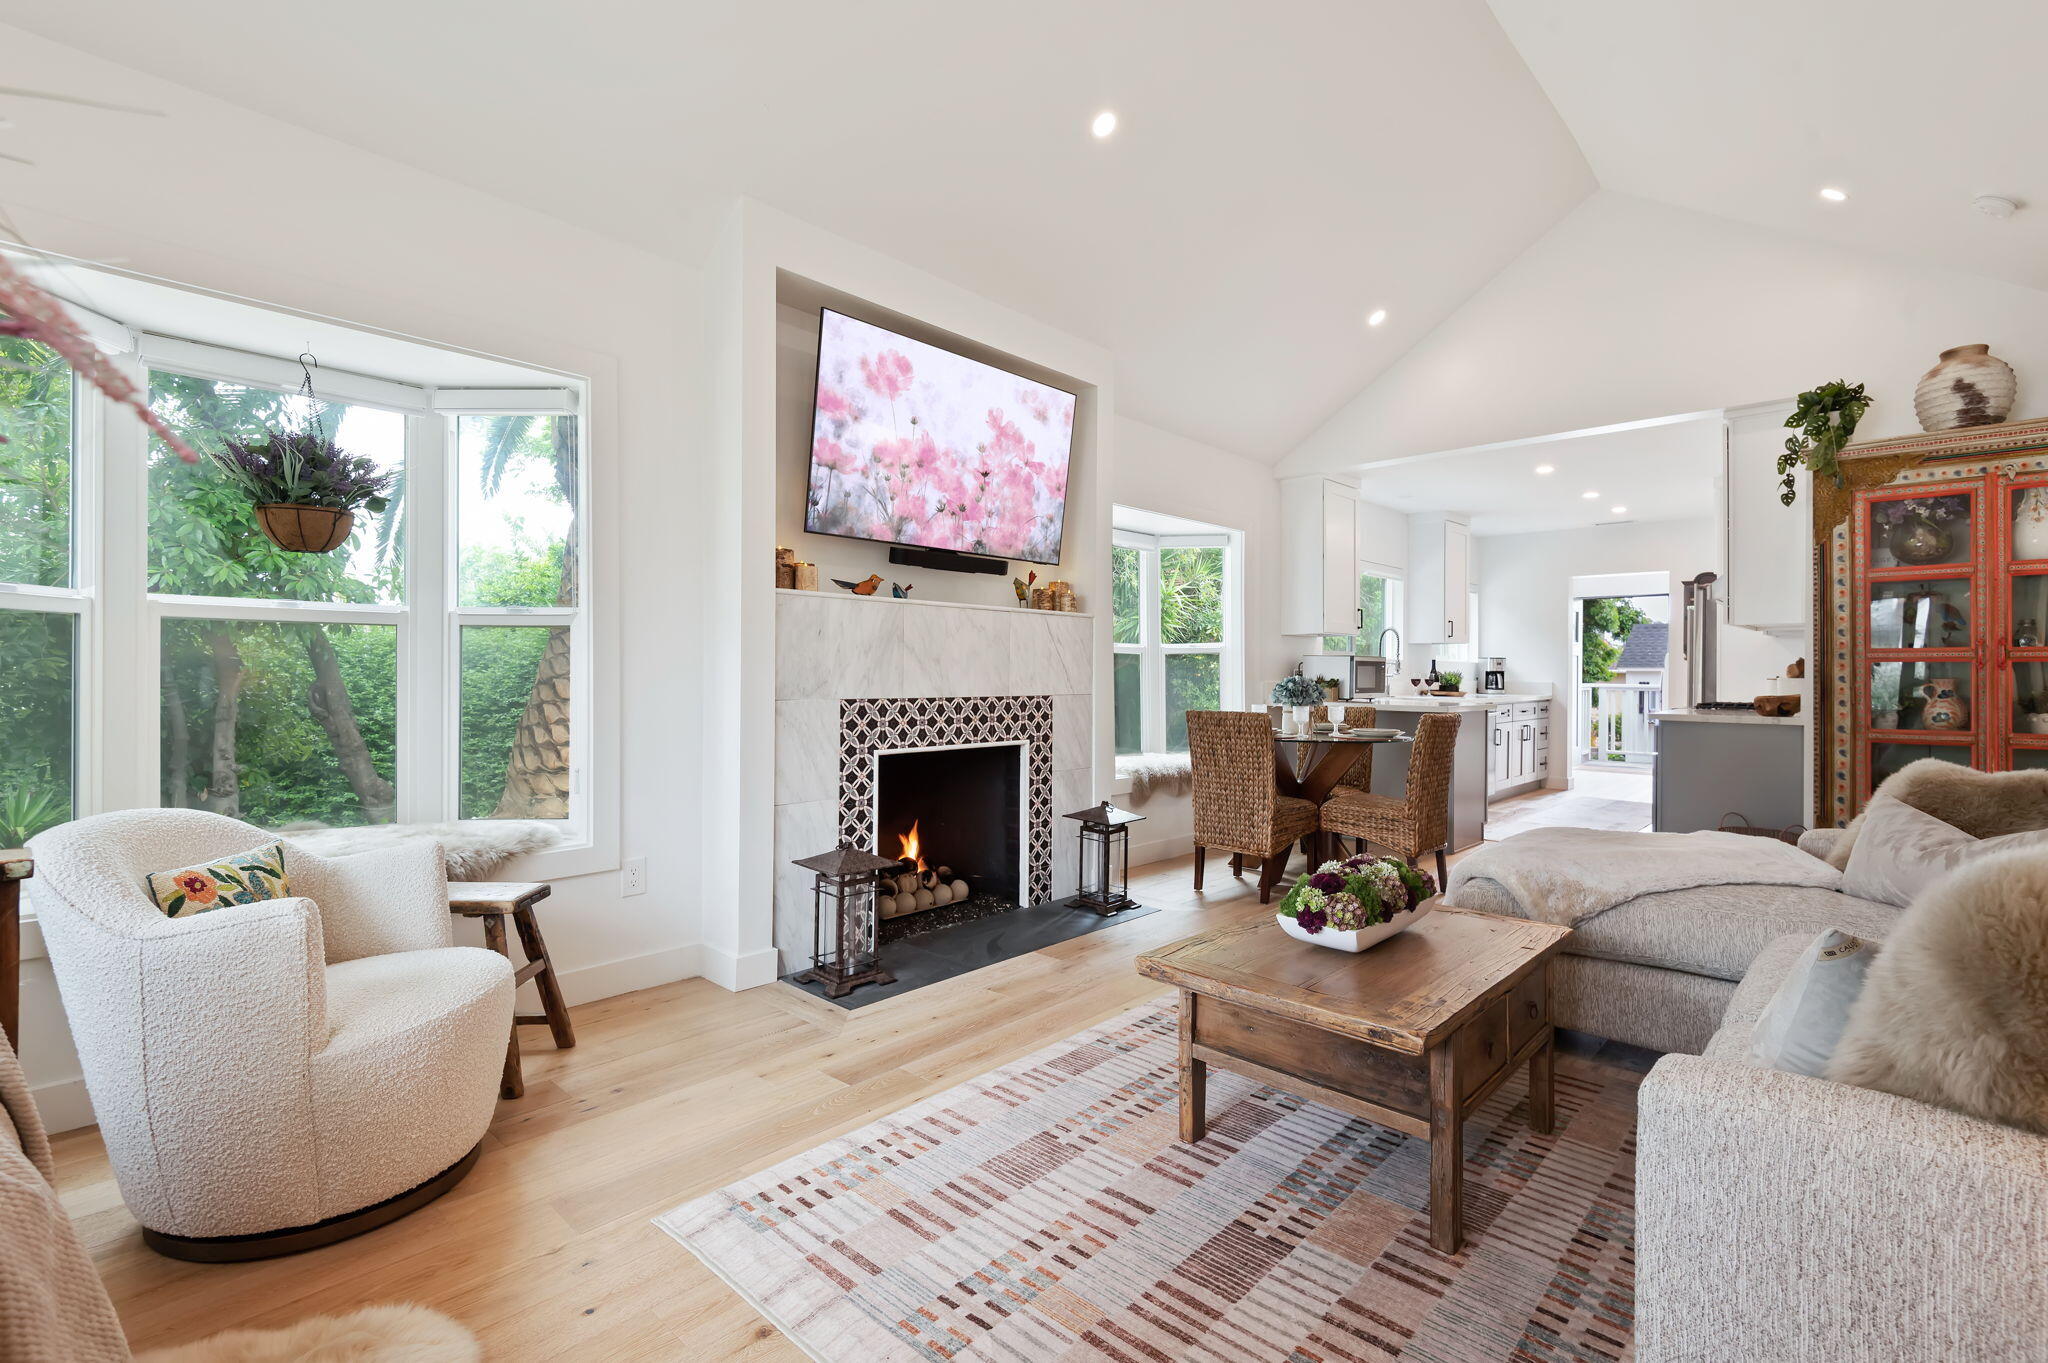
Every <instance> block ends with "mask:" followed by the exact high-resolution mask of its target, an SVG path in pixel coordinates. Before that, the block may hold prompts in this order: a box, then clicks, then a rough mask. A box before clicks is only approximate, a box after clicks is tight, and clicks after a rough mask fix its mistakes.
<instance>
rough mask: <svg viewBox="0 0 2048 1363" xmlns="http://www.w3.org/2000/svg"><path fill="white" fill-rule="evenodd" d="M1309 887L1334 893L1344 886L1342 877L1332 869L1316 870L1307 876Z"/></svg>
mask: <svg viewBox="0 0 2048 1363" xmlns="http://www.w3.org/2000/svg"><path fill="white" fill-rule="evenodd" d="M1308 883H1309V888H1310V889H1314V890H1321V891H1322V892H1323V893H1324V894H1335V893H1337V892H1338V891H1339V890H1341V889H1343V888H1344V877H1342V876H1340V875H1337V874H1336V873H1335V872H1332V871H1318V872H1316V873H1315V874H1314V875H1312V876H1310V877H1309V878H1308Z"/></svg>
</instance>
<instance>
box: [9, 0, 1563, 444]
mask: <svg viewBox="0 0 2048 1363" xmlns="http://www.w3.org/2000/svg"><path fill="white" fill-rule="evenodd" d="M0 19H4V20H5V21H6V22H9V23H14V24H17V25H19V26H21V27H22V28H25V29H28V30H30V31H32V32H35V33H38V34H41V35H43V36H45V37H48V38H51V39H54V40H56V41H58V42H63V43H67V44H70V45H72V46H75V47H79V48H82V49H84V50H86V51H89V52H92V53H94V54H96V55H99V56H102V57H106V58H109V59H111V60H114V61H117V62H121V63H123V64H126V65H129V66H132V67H136V68H140V69H142V70H144V71H147V72H149V73H151V74H153V75H157V76H160V77H163V78H165V79H168V80H172V81H177V82H180V83H182V84H185V85H188V86H192V87H195V88H197V89H199V90H201V91H203V92H205V93H207V94H211V95H214V96H216V97H218V98H222V99H226V100H228V101H231V102H233V103H237V104H241V105H243V106H246V107H250V108H253V109H256V110H258V111H260V112H262V113H266V114H269V115H271V116H274V117H277V118H281V119H284V120H286V121H289V122H294V123H297V124H299V125H301V126H304V127H307V128H310V129H313V130H315V131H318V132H320V133H324V134H326V135H329V136H331V137H335V138H338V139H340V140H343V141H346V142H349V143H352V144H355V145H357V146H360V147H363V148H365V149H368V150H371V151H374V152H377V153H380V154H383V155H386V156H389V157H392V158H394V159H397V160H400V161H403V162H407V163H410V164H413V165H415V166H419V167H422V168H424V169H427V170H430V171H433V172H435V173H437V174H440V175H444V176H447V177H450V178H452V179H455V180H458V181H462V182H465V183H467V184H470V185H472V186H474V187H477V188H481V189H485V190H488V191H490V192H493V193H495V194H497V195H499V196H500V197H503V198H506V199H511V200H514V201H517V202H520V203H523V204H526V205H528V206H532V207H537V208H539V209H542V210H544V211H546V212H549V213H553V214H555V215H558V216H560V217H562V218H565V219H569V220H571V221H574V222H577V223H580V224H583V225H585V226H588V227H591V228H594V229H597V230H599V231H602V232H605V233H608V234H611V235H613V236H615V237H618V238H621V239H624V240H628V241H631V242H634V243H637V244H640V245H644V246H647V247H649V248H652V249H654V250H657V251H662V252H666V253H669V254H671V255H674V256H678V257H680V258H683V259H686V260H691V261H696V260H700V259H702V258H703V256H704V254H705V252H706V250H707V248H708V246H709V243H710V241H711V239H712V235H713V233H714V232H715V230H716V228H717V225H718V222H719V221H720V216H721V214H722V213H723V212H724V210H725V208H726V206H727V205H728V204H729V203H730V201H731V198H732V196H733V195H735V194H748V195H752V196H754V197H756V198H759V199H761V200H763V201H765V202H767V203H769V204H771V205H774V206H775V207H778V208H781V209H783V210H785V211H787V212H790V213H792V214H794V215H796V216H798V217H801V218H804V219H807V220H809V221H811V222H814V223H816V224H818V225H820V226H822V227H824V228H826V229H828V230H831V231H834V232H837V233H839V234H841V235H843V236H847V237H850V238H852V239H854V240H857V241H860V242H862V243H864V244H867V245H869V246H872V247H874V248H877V249H879V250H882V251H885V252H887V253H889V254H891V255H893V256H895V257H897V258H899V259H901V260H905V261H908V262H910V263H912V264H915V265H917V266H919V267H921V268H924V269H927V270H929V271H931V272H933V273H935V274H938V275H940V276H943V277H945V278H948V279H950V280H953V281H954V282H956V283H959V284H961V285H963V286H965V287H967V288H970V289H973V290H975V291H976V292H979V293H981V294H983V295H985V296H987V297H990V298H992V299H995V300H997V301H1000V302H1003V303H1006V304H1008V305H1010V306H1012V307H1014V308H1017V309H1018V310H1020V311H1023V312H1026V313H1029V314H1032V315H1034V316H1037V317H1039V318H1041V319H1043V320H1045V321H1047V322H1049V323H1051V324H1052V325H1054V326H1057V327H1060V328H1062V329H1064V330H1066V331H1068V332H1070V333H1073V334H1076V335H1078V336H1081V337H1083V338H1085V339H1088V340H1091V341H1094V342H1096V343H1098V344H1101V345H1103V346H1106V347H1107V348H1109V349H1110V350H1111V351H1112V352H1113V353H1114V354H1115V355H1116V356H1117V360H1118V395H1117V401H1118V407H1119V410H1121V411H1123V412H1125V413H1127V414H1130V415H1133V416H1136V417H1139V418H1141V419H1143V420H1147V421H1150V422H1152V423H1154V424H1156V425H1159V426H1161V427H1164V428H1166V429H1169V430H1173V431H1177V432H1180V433H1182V434H1185V435H1189V436H1192V437H1195V438H1197V439H1201V440H1205V441H1207V442H1209V443H1212V444H1215V445H1219V446H1222V447H1224V448H1226V449H1231V450H1235V451H1237V452H1239V453H1244V454H1249V455H1252V456H1254V457H1258V458H1263V459H1267V460H1272V459H1276V458H1278V457H1279V456H1280V455H1281V454H1282V453H1283V452H1285V451H1286V450H1287V449H1289V448H1290V447H1292V446H1293V445H1294V444H1295V443H1297V442H1298V441H1299V440H1300V439H1301V438H1302V437H1303V436H1304V435H1306V434H1307V432H1308V431H1310V430H1311V429H1313V428H1314V427H1315V426H1316V425H1317V424H1318V423H1319V422H1320V421H1321V420H1322V419H1323V418H1325V417H1326V416H1328V415H1329V414H1330V412H1331V411H1333V410H1334V409H1335V408H1336V407H1337V406H1339V405H1340V404H1341V403H1342V401H1343V400H1344V399H1345V398H1347V397H1349V396H1350V395H1351V394H1352V393H1354V392H1355V391H1357V390H1358V389H1359V388H1360V387H1361V386H1362V385H1363V384H1365V383H1366V382H1368V381H1369V380H1370V379H1371V378H1373V376H1375V375H1376V374H1378V373H1379V372H1380V371H1381V370H1382V369H1383V368H1384V367H1385V366H1386V365H1387V364H1388V363H1390V362H1391V361H1392V360H1393V359H1394V358H1396V357H1397V356H1399V355H1400V354H1401V353H1402V351H1403V350H1405V349H1406V348H1407V347H1408V346H1410V345H1412V344H1413V343H1414V342H1415V341H1416V340H1417V339H1418V338H1420V337H1421V336H1422V335H1424V334H1425V333H1426V332H1427V331H1428V330H1429V329H1430V328H1431V327H1432V326H1434V325H1435V324H1436V323H1437V322H1438V321H1440V320H1442V319H1443V318H1444V317H1445V316H1447V315H1448V314H1449V313H1450V312H1451V311H1452V310H1453V309H1454V308H1456V307H1457V305H1458V304H1459V303H1460V302H1461V301H1462V300H1464V299H1465V298H1466V297H1467V296H1469V295H1470V294H1471V293H1472V292H1473V291H1474V290H1476V289H1478V288H1479V287H1480V286H1481V285H1483V284H1484V283H1485V282H1486V280H1487V279H1489V278H1490V277H1491V276H1492V275H1493V274H1494V273H1495V272H1496V271H1497V270H1499V269H1500V267H1501V266H1503V265H1504V264H1506V263H1507V262H1508V261H1509V260H1511V259H1512V258H1513V257H1514V256H1515V255H1516V254H1517V253H1519V252H1520V251H1521V250H1522V249H1523V248H1524V247H1525V246H1527V245H1528V243H1529V242H1531V241H1532V240H1534V239H1535V238H1536V237H1538V236H1540V235H1541V234H1542V233H1543V232H1544V231H1545V230H1546V229H1547V228H1548V227H1550V226H1551V224H1552V223H1554V222H1555V221H1556V220H1557V219H1558V218H1560V217H1561V216H1562V215H1563V214H1564V213H1565V212H1567V211H1568V210H1569V209H1570V208H1571V207H1572V205H1573V204H1575V203H1577V202H1578V201H1579V200H1580V199H1581V198H1582V197H1583V196H1584V195H1585V194H1586V193H1587V192H1588V190H1589V189H1590V187H1591V185H1592V177H1591V176H1590V174H1589V173H1588V171H1587V168H1586V165H1585V161H1584V159H1583V158H1582V157H1581V156H1580V154H1579V151H1578V148H1577V147H1576V145H1575V144H1574V143H1573V141H1572V138H1571V135H1570V134H1569V133H1568V132H1567V131H1566V129H1565V127H1564V124H1563V123H1562V122H1561V121H1560V120H1559V118H1558V117H1557V115H1556V113H1555V112H1554V111H1553V109H1552V107H1551V104H1550V101H1549V99H1547V98H1546V97H1545V95H1544V93H1543V91H1542V90H1541V89H1540V88H1539V87H1538V86H1537V84H1536V82H1535V80H1534V79H1533V78H1532V77H1531V76H1530V74H1529V72H1528V70H1527V68H1526V67H1525V66H1524V65H1523V63H1522V60H1521V58H1520V57H1519V56H1518V55H1517V54H1516V53H1515V51H1514V49H1513V48H1512V47H1511V46H1510V45H1509V43H1508V41H1507V39H1506V37H1505V36H1504V35H1503V34H1502V32H1501V30H1500V28H1499V26H1498V25H1497V24H1496V23H1495V22H1494V19H1493V17H1492V16H1491V14H1489V12H1488V11H1487V9H1486V8H1485V6H1484V4H1483V3H1481V0H1429V3H1414V0H1291V2H1290V3H1282V4H1267V5H1251V4H1245V3H1243V2H1242V0H1177V2H1176V3H1174V4H1172V5H1170V6H1168V5H1147V4H1138V3H1111V4H1103V3H1100V0H1040V3H1036V4H960V3H932V2H929V0H927V2H925V3H915V2H913V0H870V2H869V3H864V4H843V3H809V4H789V3H758V2H757V3H746V2H745V0H722V2H721V3H675V0H580V3H577V4H574V5H567V6H564V5H552V4H551V5H541V4H537V3H530V2H528V0H517V2H513V0H499V2H498V3H485V2H484V0H430V3H424V4H423V3H420V2H419V0H349V3H346V4H330V5H317V6H305V5H280V4H277V3H274V0H178V3H176V4H169V5H166V4H144V3H139V2H138V0H65V2H64V3H61V4H51V3H49V2H48V0H0ZM35 74H36V73H35V72H33V71H28V70H18V69H13V68H12V67H10V65H9V62H8V57H7V53H6V52H5V51H0V84H17V85H28V86H35V85H36V84H37V82H36V80H35ZM80 93H90V94H98V95H100V96H102V97H109V98H118V97H119V93H118V92H117V91H88V92H80ZM4 103H5V102H4V101H0V104H4ZM1103 108H1112V109H1114V110H1115V111H1116V112H1117V113H1118V115H1119V117H1120V119H1121V127H1120V129H1119V130H1118V132H1117V133H1116V135H1115V136H1114V137H1112V138H1110V139H1109V140H1107V141H1097V140H1095V139H1094V138H1093V137H1091V136H1090V134H1089V130H1088V124H1089V120H1090V119H1091V118H1092V117H1093V116H1094V114H1095V113H1096V112H1097V111H1098V110H1100V109H1103ZM0 112H7V113H14V114H16V115H17V120H18V121H19V122H21V123H22V127H21V128H20V129H18V130H17V132H16V133H11V134H6V135H5V137H6V138H8V139H12V140H7V141H0V150H19V151H22V152H24V153H25V154H33V146H32V138H33V131H34V130H33V126H32V118H31V117H30V116H28V115H27V114H26V113H25V112H24V111H23V110H21V109H20V108H19V107H15V108H6V109H0ZM169 131H170V132H171V133H172V136H171V137H168V138H165V144H166V146H172V145H175V129H172V130H169ZM152 135H156V134H154V133H153V134H152ZM192 154H196V155H206V156H232V155H233V154H234V149H233V148H231V147H213V148H193V149H192ZM259 183H261V184H264V185H265V186H267V187H265V188H263V189H261V190H258V189H256V188H255V186H257V185H258V184H259ZM346 192H347V185H346V184H335V183H331V182H329V181H327V180H326V179H323V177H322V175H321V172H320V168H319V167H318V166H317V165H316V166H275V167H267V168H262V175H261V176H260V177H259V178H256V179H252V204H259V203H269V204H270V205H271V206H272V207H273V208H281V207H284V206H286V205H289V206H291V207H292V209H293V211H317V201H318V198H319V196H320V195H323V194H345V193H346ZM4 193H5V188H4V177H0V195H4ZM1375 308H1385V309H1387V312H1388V318H1387V321H1386V322H1385V324H1384V325H1383V326H1380V327H1378V328H1367V327H1366V326H1365V325H1364V322H1363V319H1364V318H1365V316H1366V315H1367V314H1368V313H1369V312H1371V311H1372V310H1373V309H1375ZM371 320H374V319H371Z"/></svg>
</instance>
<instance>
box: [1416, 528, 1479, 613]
mask: <svg viewBox="0 0 2048 1363" xmlns="http://www.w3.org/2000/svg"><path fill="white" fill-rule="evenodd" d="M1471 588H1472V527H1471V526H1469V525H1467V524H1466V523H1465V522H1463V521H1459V520H1453V519H1451V518H1450V517H1449V516H1444V515H1439V514H1436V513H1428V514H1423V515H1417V516H1411V517H1409V519H1408V627H1409V629H1410V631H1411V632H1412V634H1413V638H1414V640H1415V642H1417V643H1422V644H1466V643H1470V642H1471V641H1472V607H1471Z"/></svg>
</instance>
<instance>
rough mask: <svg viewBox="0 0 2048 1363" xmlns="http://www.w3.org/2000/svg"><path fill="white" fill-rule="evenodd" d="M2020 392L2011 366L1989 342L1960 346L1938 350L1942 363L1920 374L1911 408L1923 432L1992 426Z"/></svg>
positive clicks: (2009, 408) (2008, 411)
mask: <svg viewBox="0 0 2048 1363" xmlns="http://www.w3.org/2000/svg"><path fill="white" fill-rule="evenodd" d="M2018 391H2019V382H2018V380H2017V379H2015V378H2014V377H2013V372H2012V366H2011V365H2009V364H2007V363H2006V362H2005V361H2004V360H2001V359H1999V358H1998V357H1997V356H1996V355H1993V354H1992V353H1991V347H1990V346H1988V345H1959V346H1957V347H1955V348H1954V349H1953V350H1944V351H1942V352H1941V363H1939V364H1937V365H1935V366H1934V368H1932V369H1930V370H1928V371H1927V372H1926V373H1925V374H1922V375H1921V376H1920V385H1919V386H1918V387H1917V388H1915V389H1914V390H1913V411H1914V413H1915V414H1916V415H1917V416H1918V417H1919V418H1920V429H1921V430H1923V431H1953V430H1957V429H1960V428H1961V427H1964V426H1995V425H1997V424H1998V423H1999V422H2001V421H2003V420H2005V418H2006V416H2007V414H2009V413H2010V412H2011V411H2012V400H2013V397H2014V395H2015V394H2016V393H2017V392H2018Z"/></svg>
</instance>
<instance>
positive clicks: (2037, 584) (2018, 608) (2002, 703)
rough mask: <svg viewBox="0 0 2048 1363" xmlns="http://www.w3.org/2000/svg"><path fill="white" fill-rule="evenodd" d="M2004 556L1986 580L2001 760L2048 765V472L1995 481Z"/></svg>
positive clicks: (2009, 766) (2017, 765)
mask: <svg viewBox="0 0 2048 1363" xmlns="http://www.w3.org/2000/svg"><path fill="white" fill-rule="evenodd" d="M1992 505H1994V506H1995V507H1996V508H1997V512H1996V520H1997V524H1995V525H1994V526H1993V527H1992V531H1993V538H1994V540H1995V542H1996V543H1997V545H1998V548H1999V560H2000V561H1999V563H1998V564H1996V565H1994V568H1993V571H1992V573H1991V574H1989V575H1988V580H1989V581H1991V582H1992V583H1995V584H1996V586H1995V591H1996V594H1997V595H1998V597H1999V601H1998V603H1997V604H1998V607H1999V610H1998V621H1997V625H1996V631H1995V632H1996V637H1995V638H1994V639H1993V640H1992V645H1991V653H1992V664H1991V670H1990V676H1989V679H1988V680H1989V683H1990V685H1991V686H1993V687H1994V688H1995V689H1996V691H1997V697H1998V727H1997V729H1996V730H1995V737H1994V739H1993V741H1994V743H1996V745H1997V756H1998V757H1999V759H2000V761H1999V763H1998V765H1999V766H2000V767H2002V768H2003V769H2005V770H2008V771H2011V770H2019V769H2024V768H2029V767H2035V768H2038V767H2044V766H2048V647H2044V645H2048V638H2044V637H2043V635H2042V633H2041V631H2042V629H2043V627H2044V626H2048V474H2043V473H2027V474H2020V475H2017V476H2007V477H2003V478H2001V479H2000V480H1999V482H1998V491H1997V495H1996V499H1995V500H1994V502H1993V503H1992Z"/></svg>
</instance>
